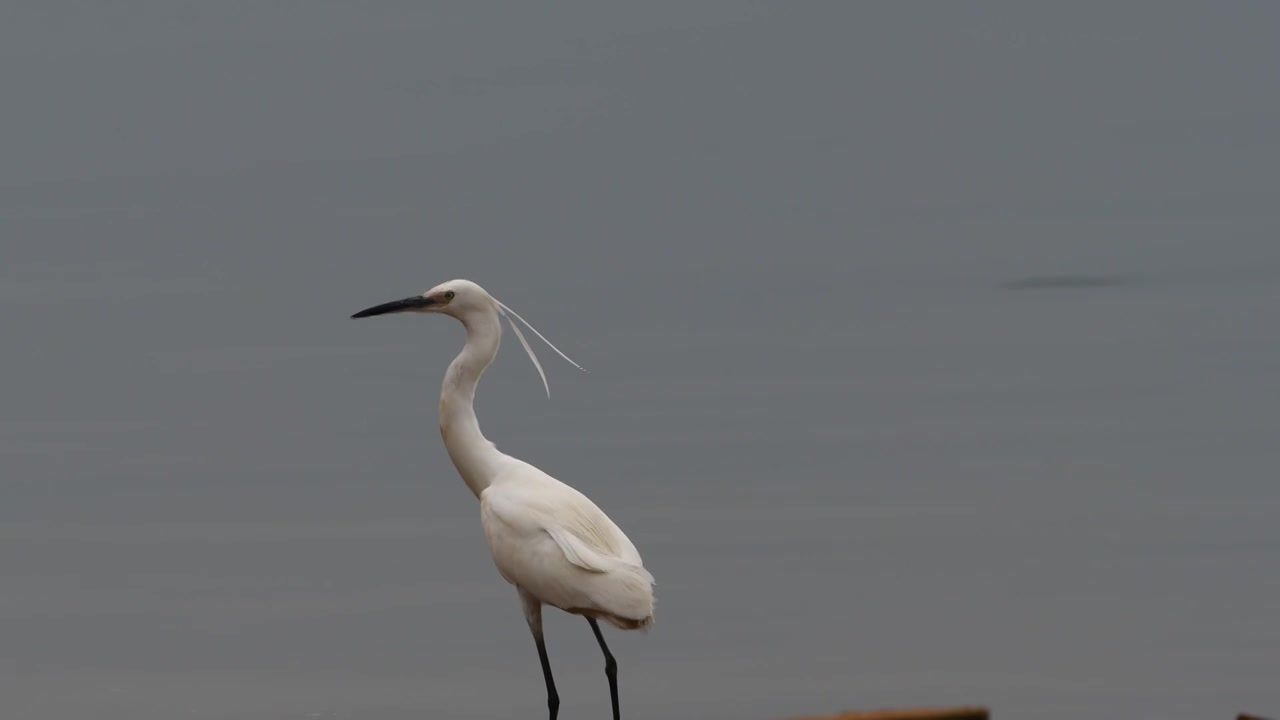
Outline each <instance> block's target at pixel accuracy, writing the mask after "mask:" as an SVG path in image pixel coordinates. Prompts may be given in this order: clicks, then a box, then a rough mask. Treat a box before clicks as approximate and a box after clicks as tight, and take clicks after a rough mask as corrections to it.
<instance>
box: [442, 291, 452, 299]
mask: <svg viewBox="0 0 1280 720" xmlns="http://www.w3.org/2000/svg"><path fill="white" fill-rule="evenodd" d="M444 299H445V300H452V299H453V291H452V290H445V291H444Z"/></svg>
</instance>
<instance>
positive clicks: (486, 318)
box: [440, 312, 503, 497]
mask: <svg viewBox="0 0 1280 720" xmlns="http://www.w3.org/2000/svg"><path fill="white" fill-rule="evenodd" d="M459 319H460V320H461V322H462V325H463V327H465V328H466V330H467V342H466V344H465V345H463V346H462V352H460V353H458V356H457V357H455V358H454V359H453V362H451V363H449V369H448V370H447V371H446V372H445V374H444V383H443V384H442V386H441V388H440V437H441V438H443V439H444V446H445V449H446V450H447V451H448V452H449V459H450V460H452V461H453V466H454V467H455V468H457V469H458V474H459V475H461V476H462V480H463V481H464V482H465V483H466V484H467V487H468V488H470V489H471V492H472V493H474V494H475V496H476V497H480V493H481V492H482V491H484V489H485V488H487V487H489V484H490V483H491V482H492V481H493V477H494V475H495V474H496V473H497V470H498V464H499V462H500V461H501V459H502V457H503V455H502V453H500V452H498V448H497V447H496V446H494V444H493V443H491V442H489V440H488V439H487V438H485V436H484V434H483V433H481V432H480V422H479V420H477V419H476V411H475V407H474V403H475V396H476V385H478V384H479V382H480V376H481V375H483V374H484V371H485V369H487V368H488V367H489V364H490V363H492V362H493V358H494V357H496V356H497V354H498V343H499V341H500V339H501V337H502V325H501V324H500V323H499V320H498V313H497V312H488V313H483V314H478V315H476V316H472V317H467V318H459Z"/></svg>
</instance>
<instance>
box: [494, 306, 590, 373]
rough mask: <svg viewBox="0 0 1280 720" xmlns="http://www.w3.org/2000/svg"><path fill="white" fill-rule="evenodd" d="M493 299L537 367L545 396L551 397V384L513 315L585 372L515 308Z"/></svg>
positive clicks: (582, 368) (584, 370)
mask: <svg viewBox="0 0 1280 720" xmlns="http://www.w3.org/2000/svg"><path fill="white" fill-rule="evenodd" d="M493 301H494V302H495V303H497V304H498V312H499V313H501V314H502V316H503V317H505V318H506V319H507V322H508V323H509V324H510V325H511V329H512V330H515V332H516V338H517V339H519V340H520V345H521V347H523V348H524V351H525V354H527V355H528V356H529V359H530V360H532V361H533V366H534V367H535V368H537V370H538V376H539V377H541V378H542V387H543V389H545V390H546V391H547V397H551V386H550V385H548V384H547V374H546V373H544V372H543V371H542V364H541V363H539V362H538V356H537V355H536V354H535V353H534V352H533V348H531V347H529V341H528V340H525V339H524V333H522V332H520V326H518V325H516V323H515V320H512V319H511V317H512V316H513V315H514V316H515V318H516V320H519V321H520V322H522V323H524V324H525V326H527V327H528V328H529V329H530V330H532V331H533V334H534V335H537V336H538V337H539V338H541V339H542V342H544V343H546V344H547V346H548V347H550V348H551V349H552V350H555V351H556V353H557V354H558V355H560V357H562V358H564V359H565V360H568V361H569V364H570V365H572V366H574V367H576V368H578V369H579V370H581V371H582V372H587V369H586V368H584V367H582V366H581V365H579V364H578V363H576V362H574V361H573V360H572V359H571V358H570V357H569V356H568V355H565V354H564V353H562V352H560V348H558V347H556V346H555V345H552V344H551V341H550V340H548V339H547V338H546V337H545V336H543V334H542V333H540V332H538V328H536V327H534V326H533V325H530V324H529V321H528V320H525V319H524V318H522V317H520V313H517V312H516V311H515V310H512V309H511V308H509V307H507V306H506V305H503V304H502V301H501V300H498V299H497V298H494V299H493ZM508 313H510V314H508Z"/></svg>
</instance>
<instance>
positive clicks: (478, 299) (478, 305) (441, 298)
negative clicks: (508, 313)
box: [351, 280, 498, 320]
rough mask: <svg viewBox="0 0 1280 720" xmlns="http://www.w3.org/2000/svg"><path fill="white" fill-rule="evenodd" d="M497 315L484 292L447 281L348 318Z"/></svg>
mask: <svg viewBox="0 0 1280 720" xmlns="http://www.w3.org/2000/svg"><path fill="white" fill-rule="evenodd" d="M497 311H498V304H497V302H496V301H495V300H494V299H493V297H492V296H491V295H489V293H487V292H485V290H484V288H482V287H480V286H479V285H477V284H475V283H473V282H471V281H470V280H450V281H449V282H445V283H440V284H439V285H437V286H435V287H433V288H431V289H430V290H428V291H426V292H424V293H422V294H421V295H413V296H410V297H407V298H404V299H403V300H392V301H391V302H389V303H383V304H381V305H374V306H373V307H371V308H365V309H364V310H361V311H360V312H358V313H356V314H355V315H352V316H351V317H353V318H365V317H372V316H374V315H386V314H388V313H401V312H416V313H442V314H445V315H450V316H452V317H455V318H457V319H459V320H462V319H463V318H465V317H466V316H467V315H471V314H475V313H496V312H497Z"/></svg>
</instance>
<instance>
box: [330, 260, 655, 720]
mask: <svg viewBox="0 0 1280 720" xmlns="http://www.w3.org/2000/svg"><path fill="white" fill-rule="evenodd" d="M400 312H416V313H441V314H444V315H449V316H451V317H453V318H455V319H457V320H458V321H459V322H461V323H462V325H463V327H464V328H466V333H467V339H466V343H465V344H464V345H463V347H462V352H460V353H458V356H457V357H456V358H454V359H453V362H452V363H450V364H449V369H448V370H447V371H446V372H445V375H444V383H443V385H442V387H441V391H440V435H441V437H442V438H443V439H444V446H445V449H446V450H447V451H448V453H449V458H450V460H452V461H453V465H454V467H455V468H457V471H458V474H459V475H461V476H462V480H463V481H464V482H465V483H466V484H467V487H468V488H470V489H471V492H472V493H474V494H475V496H476V498H477V499H479V501H480V522H481V524H482V525H483V527H484V536H485V540H486V542H487V543H488V546H489V551H490V552H491V553H492V554H493V561H494V564H495V565H496V566H497V568H498V572H499V573H500V574H501V575H502V577H503V579H505V580H506V581H507V582H508V583H510V584H512V585H514V586H515V587H516V590H517V592H518V594H519V596H520V601H521V605H522V606H523V608H524V616H525V620H527V621H528V623H529V630H530V631H531V632H532V633H533V639H534V643H535V645H536V646H537V649H538V660H539V662H541V664H542V676H543V680H545V682H546V686H547V708H548V709H549V710H550V713H551V720H555V718H556V714H557V712H558V711H559V707H560V697H559V695H558V693H557V692H556V685H555V681H554V680H553V679H552V676H551V664H550V662H549V661H548V659H547V646H546V643H545V642H544V641H543V635H542V606H543V605H544V604H545V605H551V606H552V607H556V608H559V609H561V610H563V611H565V612H568V613H572V614H575V615H581V616H583V617H585V618H586V619H587V622H588V623H589V624H590V625H591V631H592V632H593V633H594V634H595V637H596V642H598V643H599V644H600V650H601V651H602V652H603V653H604V658H605V675H606V676H607V677H608V679H609V699H610V702H611V703H612V706H613V718H614V720H618V717H619V715H618V665H617V661H616V660H614V657H613V653H611V652H609V646H608V645H607V644H605V641H604V635H602V634H601V632H600V626H599V625H598V624H597V622H596V621H597V620H598V619H599V620H604V621H606V622H608V623H610V624H611V625H613V626H615V627H618V628H621V629H623V630H637V629H641V628H647V627H648V626H649V625H651V624H652V623H653V604H654V600H653V584H654V581H653V576H652V575H651V574H649V571H648V570H646V569H645V567H644V563H643V562H642V561H641V559H640V553H639V552H637V550H636V547H635V545H633V544H632V542H631V540H629V539H628V538H627V536H626V534H625V533H623V532H622V530H621V528H619V527H618V526H617V525H616V524H614V522H613V521H612V520H610V519H609V517H608V516H607V515H605V514H604V512H603V511H601V510H600V508H599V507H597V506H596V504H595V503H593V502H592V501H591V500H590V499H588V498H587V497H586V496H585V495H583V494H582V493H580V492H578V491H577V490H575V489H574V488H572V487H570V486H569V485H566V484H565V483H563V482H560V481H559V480H556V479H555V478H553V477H551V476H550V475H548V474H546V473H544V472H543V471H541V470H539V469H538V468H536V467H534V466H533V465H530V464H529V463H527V462H524V461H523V460H520V459H518V458H514V457H511V456H510V455H507V454H505V453H503V452H501V451H499V450H498V448H497V446H495V445H494V444H493V443H492V442H490V441H489V440H488V439H487V438H485V436H484V435H483V434H482V433H481V432H480V424H479V421H478V420H477V419H476V413H475V409H474V407H473V401H474V398H475V392H476V385H477V384H478V383H479V381H480V376H481V375H482V374H483V373H484V371H485V369H486V368H488V367H489V364H490V363H492V362H493V359H494V357H495V356H496V355H497V354H498V344H499V339H500V338H501V336H502V324H501V321H500V317H499V316H500V315H501V316H505V317H507V322H509V323H510V324H511V329H512V330H514V331H515V333H516V337H517V338H519V340H520V344H521V345H522V346H523V347H524V350H525V352H526V353H528V355H529V359H530V360H532V361H533V365H534V367H535V368H537V370H538V374H539V375H540V376H541V377H542V384H543V387H544V388H546V390H547V397H550V396H551V388H550V386H548V385H547V377H546V374H545V373H543V371H542V366H541V364H539V363H538V358H537V356H536V355H535V354H534V352H533V348H531V347H529V343H528V342H527V341H525V339H524V334H523V333H521V332H520V328H519V326H517V325H516V323H515V321H514V320H512V319H511V316H515V318H516V319H517V320H520V322H522V323H524V324H525V325H526V326H527V327H528V328H529V329H530V330H533V332H534V333H535V334H536V335H537V336H538V337H539V338H541V339H542V340H543V342H546V343H547V345H549V346H550V347H551V349H552V350H555V351H556V352H557V353H559V354H560V356H561V357H563V358H564V359H565V360H568V361H569V362H570V363H572V364H573V365H574V366H575V367H577V368H578V369H580V370H581V369H582V367H581V366H580V365H578V364H577V363H575V362H573V360H571V359H570V358H569V356H567V355H565V354H564V353H562V352H560V350H559V348H557V347H556V346H555V345H552V344H551V341H550V340H547V339H546V338H545V337H543V336H542V333H539V332H538V331H537V329H535V328H534V327H533V326H532V325H530V324H529V323H528V322H526V321H525V320H524V318H522V317H520V316H519V315H518V314H516V312H515V311H513V310H512V309H511V308H509V307H507V306H506V305H503V304H502V303H501V302H499V301H498V300H497V299H496V298H494V297H493V296H492V295H490V294H489V293H488V292H486V291H485V290H484V288H482V287H480V286H479V285H477V284H475V283H474V282H471V281H470V280H451V281H449V282H446V283H443V284H441V285H438V286H436V287H434V288H432V289H431V290H428V291H427V292H425V293H423V294H421V295H414V296H412V297H409V298H405V299H403V300H395V301H393V302H389V303H384V304H382V305H377V306H374V307H371V308H368V309H365V310H361V311H360V312H358V313H356V314H354V315H352V316H351V317H353V318H364V317H371V316H374V315H385V314H388V313H400Z"/></svg>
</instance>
